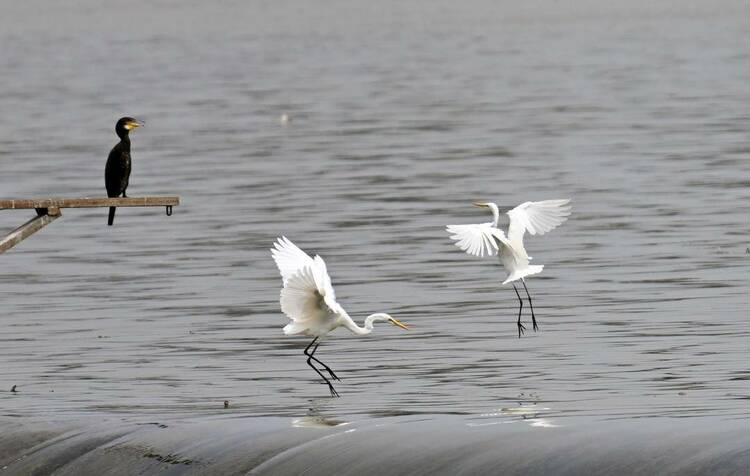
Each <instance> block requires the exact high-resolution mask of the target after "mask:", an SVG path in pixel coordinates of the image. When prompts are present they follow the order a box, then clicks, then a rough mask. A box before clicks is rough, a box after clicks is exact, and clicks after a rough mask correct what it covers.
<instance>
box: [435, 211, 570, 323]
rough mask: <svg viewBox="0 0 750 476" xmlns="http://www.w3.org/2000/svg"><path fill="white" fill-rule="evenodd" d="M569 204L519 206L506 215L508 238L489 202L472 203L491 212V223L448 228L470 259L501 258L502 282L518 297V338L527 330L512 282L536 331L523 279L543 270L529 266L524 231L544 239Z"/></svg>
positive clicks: (520, 303)
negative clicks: (504, 275) (521, 290)
mask: <svg viewBox="0 0 750 476" xmlns="http://www.w3.org/2000/svg"><path fill="white" fill-rule="evenodd" d="M569 203H570V199H564V200H544V201H542V202H525V203H522V204H521V205H518V206H517V207H516V208H514V209H512V210H510V211H509V212H508V216H509V217H510V225H509V226H508V236H507V237H506V236H505V233H503V231H502V230H500V229H498V228H497V224H498V221H499V220H500V210H499V209H498V208H497V205H496V204H494V203H492V202H474V203H473V205H474V206H476V207H481V208H489V209H490V210H492V218H493V220H492V221H491V222H489V223H480V224H477V225H448V227H447V230H448V233H451V239H452V240H455V241H456V243H455V244H456V246H458V247H459V248H461V249H462V250H464V251H465V252H467V253H469V254H470V255H474V256H479V257H483V256H485V255H487V256H494V255H496V254H498V253H499V254H500V262H502V264H503V266H504V267H505V270H506V271H508V277H507V278H506V279H505V281H503V284H507V283H512V284H513V290H514V291H515V292H516V296H518V303H519V308H518V322H517V325H518V337H521V334H522V333H523V331H525V330H526V327H524V325H523V324H521V311H522V310H523V299H521V295H520V294H519V293H518V289H517V288H516V285H515V283H514V281H517V280H519V279H520V280H521V283H522V284H523V288H524V289H525V290H526V296H527V297H528V299H529V307H530V308H531V321H532V323H533V326H534V331H536V330H537V329H538V328H539V326H537V324H536V316H535V315H534V306H533V304H531V295H529V289H528V288H527V287H526V280H525V279H524V278H525V277H526V276H531V275H532V274H537V273H541V272H542V269H543V268H544V265H529V260H531V256H529V255H528V254H526V248H524V246H523V235H524V233H525V232H526V231H528V232H529V234H531V235H543V234H545V233H547V232H548V231H550V230H552V229H554V228H556V227H558V226H559V225H560V224H562V223H563V222H564V221H565V220H567V219H568V216H569V215H570V205H569Z"/></svg>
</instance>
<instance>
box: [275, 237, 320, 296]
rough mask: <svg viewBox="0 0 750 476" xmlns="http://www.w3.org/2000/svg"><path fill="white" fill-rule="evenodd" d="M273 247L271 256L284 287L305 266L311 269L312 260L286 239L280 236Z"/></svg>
mask: <svg viewBox="0 0 750 476" xmlns="http://www.w3.org/2000/svg"><path fill="white" fill-rule="evenodd" d="M273 246H274V247H273V248H271V254H272V255H273V260H274V261H275V262H276V266H278V268H279V272H280V273H281V279H282V281H283V283H284V286H286V284H287V281H289V279H290V278H291V277H292V276H293V275H294V274H295V273H297V272H298V271H299V270H301V269H302V268H304V267H305V266H309V267H313V259H312V258H310V256H309V255H308V254H307V253H305V252H304V251H302V250H301V249H299V248H298V247H297V245H295V244H294V243H292V242H291V241H290V240H289V239H288V238H287V237H285V236H282V237H281V238H279V239H278V241H277V242H275V243H274V244H273Z"/></svg>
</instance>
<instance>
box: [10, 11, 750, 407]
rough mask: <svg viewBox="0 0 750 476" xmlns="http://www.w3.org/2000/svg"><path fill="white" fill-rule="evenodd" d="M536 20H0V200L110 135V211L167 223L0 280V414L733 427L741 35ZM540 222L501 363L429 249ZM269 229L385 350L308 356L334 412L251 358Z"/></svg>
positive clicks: (267, 332)
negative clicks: (568, 206)
mask: <svg viewBox="0 0 750 476" xmlns="http://www.w3.org/2000/svg"><path fill="white" fill-rule="evenodd" d="M555 3H556V2H551V1H549V2H547V1H540V2H536V3H531V4H526V6H525V7H519V6H514V5H512V3H511V2H499V3H495V2H492V3H483V2H476V3H473V4H470V5H467V4H464V3H461V2H437V3H436V2H409V4H408V5H402V4H401V3H400V2H386V3H383V2H378V3H377V4H374V3H368V2H360V1H357V2H326V3H325V4H320V5H315V4H312V3H308V2H276V3H266V2H248V3H245V2H223V3H222V4H221V7H220V8H219V7H216V6H209V5H204V4H203V3H202V2H193V3H187V2H184V3H180V6H179V7H178V6H177V4H176V3H175V2H168V1H161V2H141V1H136V2H128V5H127V10H125V9H123V10H114V9H112V8H109V9H108V8H107V7H103V6H101V5H100V4H99V3H98V2H86V1H82V0H79V1H77V2H75V4H74V5H73V6H65V7H63V6H54V7H49V6H48V5H46V4H44V5H42V4H41V3H39V2H26V3H19V2H16V3H13V4H11V5H6V6H5V7H4V12H5V13H4V15H3V17H2V19H0V27H1V28H0V43H2V44H3V45H4V46H3V48H2V50H0V71H2V72H3V85H2V88H0V109H1V110H2V111H4V113H3V114H1V115H0V167H1V168H0V170H1V172H0V184H1V185H0V196H3V197H7V198H10V197H13V198H21V197H36V196H101V195H104V184H103V170H104V162H105V160H106V155H107V153H108V151H109V149H110V148H111V147H112V145H114V143H115V142H116V137H115V135H114V133H113V127H114V123H115V120H116V119H117V118H118V117H119V116H122V115H126V114H129V115H136V116H138V117H142V118H144V119H145V120H146V121H147V127H145V128H143V129H139V130H138V131H136V132H135V133H134V134H133V157H134V172H133V176H132V178H131V187H130V189H129V190H128V191H129V193H130V194H131V196H140V195H147V194H148V195H156V194H178V195H180V196H181V197H182V202H183V203H182V205H181V206H180V207H178V208H176V209H175V214H174V216H172V217H171V218H167V217H166V216H165V215H164V210H162V209H147V210H137V209H121V210H119V211H118V215H117V221H116V224H115V227H113V228H108V227H107V226H106V210H104V209H98V210H97V209H95V210H64V211H63V218H62V219H60V220H58V221H56V222H55V223H54V224H52V225H50V226H49V227H48V228H46V229H45V230H43V231H42V232H40V233H39V234H38V235H35V236H34V237H33V238H31V239H29V240H28V241H26V242H24V243H23V244H21V245H20V246H19V247H17V248H15V249H13V250H12V251H10V252H8V253H6V254H3V255H2V256H0V302H2V315H1V316H0V325H1V328H2V334H0V387H5V388H8V389H9V388H10V386H11V385H13V384H17V385H18V386H19V389H20V390H21V393H20V394H17V395H12V394H10V393H8V392H3V393H0V413H2V414H4V415H8V414H22V415H45V414H48V415H52V414H58V413H59V412H63V413H64V412H65V411H69V412H80V411H88V410H101V409H104V410H111V411H119V412H126V413H129V414H143V413H149V412H154V413H159V414H162V413H183V412H184V413H190V414H202V413H211V412H214V411H218V409H219V408H221V402H222V401H223V400H230V401H231V408H233V409H235V410H237V411H241V412H247V413H252V414H264V415H295V416H302V415H305V414H310V415H313V416H314V415H318V414H322V415H324V416H325V417H327V418H336V417H339V416H347V415H349V416H350V415H390V414H400V413H420V412H432V413H466V414H472V415H490V416H492V415H496V414H498V413H503V412H506V413H507V412H511V413H512V412H513V411H514V410H513V408H516V407H518V404H519V402H521V403H522V404H523V405H524V406H529V404H531V403H535V405H536V406H535V407H533V408H539V409H541V410H540V411H543V412H544V414H545V415H549V416H552V417H562V416H568V415H581V414H585V415H589V416H595V417H599V416H601V417H606V418H609V417H614V418H619V417H631V416H644V415H677V416H688V415H717V414H721V415H730V416H737V417H742V418H746V417H748V416H750V411H748V406H747V399H748V398H750V388H749V387H748V379H750V370H748V366H747V362H748V361H750V347H749V346H748V337H750V330H749V329H750V327H749V326H748V320H747V315H748V297H747V294H748V281H747V276H748V269H749V268H750V250H749V249H748V246H750V239H748V233H750V221H748V216H750V200H749V199H750V160H749V159H750V139H749V137H750V136H749V134H748V131H750V112H749V111H750V110H749V109H748V103H749V102H750V89H748V80H749V79H750V78H749V77H748V71H750V68H748V66H749V63H750V54H748V50H747V48H746V47H745V46H744V40H745V39H746V38H747V37H748V34H750V9H748V7H746V6H745V4H743V3H742V2H730V1H724V2H719V4H718V5H717V4H716V3H715V2H708V1H692V2H688V3H677V4H675V3H672V2H667V1H661V2H657V5H656V6H653V5H652V6H648V7H646V6H636V7H632V8H631V7H626V6H623V5H619V4H613V5H609V6H605V7H603V6H601V5H600V4H598V3H594V2H583V3H581V4H579V5H578V7H577V8H574V9H572V10H570V11H567V10H566V11H563V10H559V8H561V7H559V6H557V7H555V6H554V5H555ZM280 4H283V5H280ZM43 8H44V10H45V11H44V13H43V14H40V10H41V9H43ZM555 8H557V9H558V10H555ZM571 8H572V7H571ZM284 113H286V114H288V115H289V116H290V117H291V118H292V121H291V123H289V124H288V125H286V126H282V125H281V124H280V123H279V117H280V116H281V114H284ZM558 197H571V198H572V199H573V201H574V214H573V215H572V216H571V219H570V220H569V221H568V222H567V223H565V224H564V226H562V227H561V228H559V229H557V230H555V231H554V232H552V233H550V234H549V235H546V236H545V237H543V238H531V239H529V240H528V243H527V247H528V249H529V253H530V254H531V255H532V256H534V259H535V261H534V262H535V263H537V264H544V265H545V270H544V273H543V274H541V275H540V276H535V277H533V278H531V279H530V280H529V288H530V290H531V292H532V294H533V296H535V304H536V306H535V308H536V310H537V315H538V317H539V321H540V325H541V332H539V333H536V334H534V333H533V332H529V333H527V335H526V336H525V337H524V338H522V339H518V338H517V337H516V328H515V323H514V321H515V315H516V309H517V300H516V297H515V294H514V293H513V290H512V288H510V287H501V286H500V282H501V281H502V279H503V278H504V276H505V274H504V272H503V271H502V269H501V268H500V266H499V265H498V264H497V263H496V262H495V261H493V260H479V259H473V258H471V257H469V256H467V255H464V254H463V253H462V252H460V251H459V250H458V249H457V248H455V247H454V246H453V245H452V242H451V241H450V240H449V239H448V237H447V234H446V233H445V231H444V226H445V225H446V224H449V223H472V222H477V221H487V219H488V216H487V215H486V214H485V213H483V211H482V210H478V209H475V208H472V207H471V206H470V202H471V201H472V200H474V199H478V198H483V199H488V200H494V201H497V202H499V203H501V204H502V205H503V206H505V207H510V206H513V205H515V204H517V203H520V202H523V201H526V200H529V199H531V200H536V199H545V198H558ZM29 217H30V214H28V213H26V212H20V211H4V212H2V213H0V227H2V229H3V230H6V229H7V230H9V229H11V228H13V227H15V226H17V225H19V224H20V223H22V222H23V221H25V220H26V219H27V218H29ZM282 234H283V235H286V236H288V237H289V238H291V239H292V240H293V241H295V242H296V243H297V244H298V245H300V246H301V247H302V248H304V249H305V250H307V251H309V252H311V253H319V254H321V255H322V256H323V257H324V258H325V259H326V262H327V263H328V267H329V271H330V272H331V274H332V277H333V281H334V285H335V286H336V289H337V294H338V298H339V301H340V303H341V304H342V305H343V306H344V307H345V308H346V309H347V310H348V311H349V312H350V314H352V316H353V317H355V320H358V321H360V322H361V319H362V318H363V317H364V316H366V315H367V314H369V313H371V312H376V311H387V312H391V313H392V314H393V315H394V316H396V317H398V318H399V319H401V320H403V321H404V322H406V323H408V324H410V325H412V330H410V331H409V332H404V331H401V330H400V329H397V328H395V327H391V326H387V325H386V326H384V325H381V326H379V327H377V328H376V331H375V332H374V333H373V335H371V336H369V337H365V338H356V337H353V336H349V335H347V334H346V332H345V331H338V332H337V333H336V334H334V336H335V337H333V338H331V339H329V340H327V341H325V343H324V345H323V346H321V348H320V350H319V351H318V356H319V357H320V358H321V359H323V360H324V361H325V362H327V363H328V364H329V365H331V366H332V367H333V368H334V369H336V371H337V373H338V374H339V375H340V376H341V377H342V379H343V381H342V382H341V383H340V384H339V385H338V386H337V389H338V391H339V393H341V395H342V398H340V399H329V398H328V396H327V394H328V392H327V389H326V387H324V386H322V385H319V384H318V383H317V381H316V380H315V378H314V377H315V374H314V373H313V372H312V370H311V369H309V368H308V367H307V365H306V364H305V359H304V356H303V355H302V350H303V348H304V346H305V345H306V344H307V341H306V340H305V339H301V338H289V337H284V336H283V335H282V334H281V327H282V326H283V325H284V324H285V323H286V318H285V317H284V316H283V315H282V314H281V312H280V311H279V305H278V291H279V288H280V285H281V280H280V278H279V276H278V273H277V271H276V268H275V266H274V263H273V261H272V260H271V257H270V253H269V252H268V248H269V247H270V246H271V243H272V241H273V240H274V238H275V237H276V236H278V235H282ZM501 409H502V410H501ZM509 409H510V410H509ZM221 411H223V409H222V410H221Z"/></svg>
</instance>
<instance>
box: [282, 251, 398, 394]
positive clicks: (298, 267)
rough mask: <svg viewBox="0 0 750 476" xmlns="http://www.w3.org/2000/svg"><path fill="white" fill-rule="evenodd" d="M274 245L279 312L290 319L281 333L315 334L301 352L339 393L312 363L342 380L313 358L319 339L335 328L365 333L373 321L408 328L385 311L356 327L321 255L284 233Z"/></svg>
mask: <svg viewBox="0 0 750 476" xmlns="http://www.w3.org/2000/svg"><path fill="white" fill-rule="evenodd" d="M273 245H274V248H272V249H271V254H272V255H273V259H274V261H275V262H276V266H278V268H279V272H280V273H281V279H282V282H283V284H284V287H283V288H282V290H281V297H280V302H281V311H282V312H283V313H284V314H286V315H287V316H288V317H289V319H291V320H292V322H290V323H289V324H287V325H286V326H285V327H284V334H286V335H306V336H312V337H314V339H313V340H312V342H310V344H309V345H308V346H307V347H306V348H305V351H304V354H305V355H306V356H307V365H309V366H310V367H312V369H313V370H315V372H317V374H318V375H320V377H321V378H322V379H323V380H324V381H325V383H326V384H327V385H328V388H329V389H330V390H331V396H332V397H338V396H339V394H338V393H337V392H336V389H334V388H333V385H332V384H331V381H330V380H328V379H327V378H326V376H325V375H323V373H322V372H321V371H320V370H318V368H317V367H315V365H313V364H312V361H315V362H317V363H318V364H320V365H321V366H322V367H323V369H324V370H325V371H326V372H328V374H329V375H330V376H331V378H333V379H336V380H341V379H340V378H338V377H337V376H336V374H335V373H334V372H333V370H331V368H330V367H329V366H327V365H326V364H324V363H323V362H321V361H320V360H318V358H317V357H315V351H316V350H318V346H319V345H320V342H319V340H321V339H323V338H324V337H325V336H326V335H327V334H328V333H329V332H331V331H332V330H334V329H336V328H337V327H346V328H347V329H349V330H350V331H351V332H352V333H353V334H356V335H359V336H364V335H367V334H369V333H370V332H372V325H373V323H374V322H376V321H388V322H390V323H391V324H393V325H395V326H398V327H400V328H402V329H408V327H407V326H406V325H405V324H402V323H401V322H399V321H397V320H396V319H394V318H392V317H391V316H389V315H388V314H385V313H376V314H372V315H370V316H368V317H367V318H366V319H365V325H364V327H359V326H358V325H357V324H356V323H355V322H354V321H353V320H352V318H351V317H349V314H347V313H346V311H345V310H344V308H343V307H341V305H340V304H339V303H337V302H336V295H335V293H334V292H333V286H332V285H331V277H330V276H328V271H327V269H326V264H325V262H324V261H323V258H321V257H320V256H317V255H316V256H315V258H310V256H309V255H308V254H307V253H305V252H304V251H302V250H301V249H299V248H298V247H297V246H296V245H295V244H294V243H292V242H291V241H290V240H288V239H287V238H286V237H283V236H282V237H281V238H278V241H277V242H275V243H274V244H273ZM313 345H314V346H315V347H313ZM310 347H312V348H313V349H312V352H310Z"/></svg>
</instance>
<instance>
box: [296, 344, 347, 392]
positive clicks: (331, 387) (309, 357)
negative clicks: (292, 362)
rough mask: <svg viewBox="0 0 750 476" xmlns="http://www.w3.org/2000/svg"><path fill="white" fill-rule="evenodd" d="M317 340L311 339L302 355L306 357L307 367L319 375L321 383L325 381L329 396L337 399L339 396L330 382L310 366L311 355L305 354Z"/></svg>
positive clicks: (315, 368)
mask: <svg viewBox="0 0 750 476" xmlns="http://www.w3.org/2000/svg"><path fill="white" fill-rule="evenodd" d="M317 340H318V338H317V337H316V338H315V339H313V341H312V342H310V344H309V345H308V346H307V347H305V351H304V354H305V355H306V356H307V365H309V366H310V367H311V368H312V369H313V370H314V371H315V373H317V374H318V375H320V378H322V379H323V381H325V383H326V385H328V389H329V390H330V391H331V396H332V397H338V396H339V394H338V393H337V392H336V389H335V388H333V385H331V381H330V380H328V379H327V378H326V376H325V375H323V373H322V372H321V371H320V370H318V368H317V367H315V366H314V365H313V364H312V360H313V356H312V355H311V354H308V353H307V351H308V350H310V347H312V345H313V344H315V341H317ZM316 347H317V346H316Z"/></svg>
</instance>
